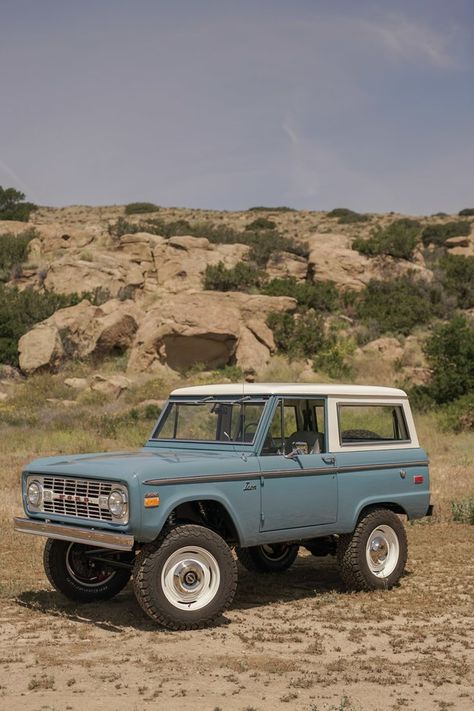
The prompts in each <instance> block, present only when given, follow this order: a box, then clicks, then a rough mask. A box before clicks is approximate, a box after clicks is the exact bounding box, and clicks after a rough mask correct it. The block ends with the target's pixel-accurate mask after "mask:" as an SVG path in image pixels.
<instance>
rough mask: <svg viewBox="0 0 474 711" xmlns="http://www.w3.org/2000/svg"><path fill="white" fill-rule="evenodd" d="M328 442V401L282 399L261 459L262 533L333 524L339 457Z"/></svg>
mask: <svg viewBox="0 0 474 711" xmlns="http://www.w3.org/2000/svg"><path fill="white" fill-rule="evenodd" d="M326 442H327V428H326V402H325V400H324V399H322V398H312V399H308V398H281V399H279V400H278V402H277V405H276V409H275V411H274V414H273V418H272V421H271V424H270V426H269V428H268V431H267V433H266V435H265V439H264V441H263V444H262V446H261V451H260V453H259V457H258V459H259V466H260V470H261V507H262V509H261V522H260V530H261V531H278V530H284V529H291V528H303V527H305V526H317V525H323V524H331V523H335V521H336V519H337V476H336V458H335V456H334V455H333V454H331V453H330V452H328V451H327V446H326Z"/></svg>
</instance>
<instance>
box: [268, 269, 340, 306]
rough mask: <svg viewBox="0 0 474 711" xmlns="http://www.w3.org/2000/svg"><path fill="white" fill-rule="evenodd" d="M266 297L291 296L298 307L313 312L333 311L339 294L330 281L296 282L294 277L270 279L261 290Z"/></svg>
mask: <svg viewBox="0 0 474 711" xmlns="http://www.w3.org/2000/svg"><path fill="white" fill-rule="evenodd" d="M262 293H263V294H267V295H268V296H292V297H293V298H294V299H296V301H297V302H298V305H299V306H303V307H305V308H309V309H314V310H315V311H334V309H335V308H336V307H337V304H338V299H339V294H338V291H337V288H336V285H335V284H334V282H332V281H316V282H310V281H297V279H295V277H287V278H286V279H272V280H271V281H269V282H268V284H266V285H265V286H264V288H263V289H262Z"/></svg>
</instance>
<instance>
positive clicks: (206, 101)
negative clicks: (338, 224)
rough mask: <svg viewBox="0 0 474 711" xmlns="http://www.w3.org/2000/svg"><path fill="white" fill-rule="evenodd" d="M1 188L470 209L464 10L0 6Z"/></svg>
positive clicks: (93, 0) (281, 4) (339, 0)
mask: <svg viewBox="0 0 474 711" xmlns="http://www.w3.org/2000/svg"><path fill="white" fill-rule="evenodd" d="M0 185H3V186H4V187H6V186H13V187H16V188H18V189H20V190H22V191H23V192H25V193H26V195H27V198H28V199H29V200H32V201H33V202H37V203H38V204H41V205H55V206H62V205H69V204H89V205H100V204H121V203H128V202H132V201H136V200H149V201H153V202H155V203H157V204H159V205H163V206H184V207H194V208H213V209H225V210H241V209H247V208H248V207H252V206H255V205H289V206H291V207H295V208H298V209H310V210H330V209H332V208H334V207H349V208H351V209H354V210H360V211H370V212H385V211H391V210H393V211H396V212H403V213H407V214H419V215H421V214H431V213H434V212H438V211H445V212H449V213H451V212H457V211H458V210H460V209H462V208H464V207H474V1H473V0H449V2H446V0H395V1H394V0H390V1H385V0H379V1H367V0H167V1H165V0H80V2H78V0H15V1H14V2H12V1H11V0H0Z"/></svg>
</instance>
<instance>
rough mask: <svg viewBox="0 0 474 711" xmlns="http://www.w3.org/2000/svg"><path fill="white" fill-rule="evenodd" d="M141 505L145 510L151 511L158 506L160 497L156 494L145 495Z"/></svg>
mask: <svg viewBox="0 0 474 711" xmlns="http://www.w3.org/2000/svg"><path fill="white" fill-rule="evenodd" d="M143 505H144V506H145V508H146V509H152V508H154V507H156V506H159V505H160V497H159V496H158V494H145V498H144V499H143Z"/></svg>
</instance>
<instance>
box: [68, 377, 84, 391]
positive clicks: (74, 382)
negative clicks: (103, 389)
mask: <svg viewBox="0 0 474 711" xmlns="http://www.w3.org/2000/svg"><path fill="white" fill-rule="evenodd" d="M64 385H65V386H66V387H67V388H72V389H73V390H87V388H88V387H89V383H88V382H87V380H86V378H66V379H65V380H64Z"/></svg>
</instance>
